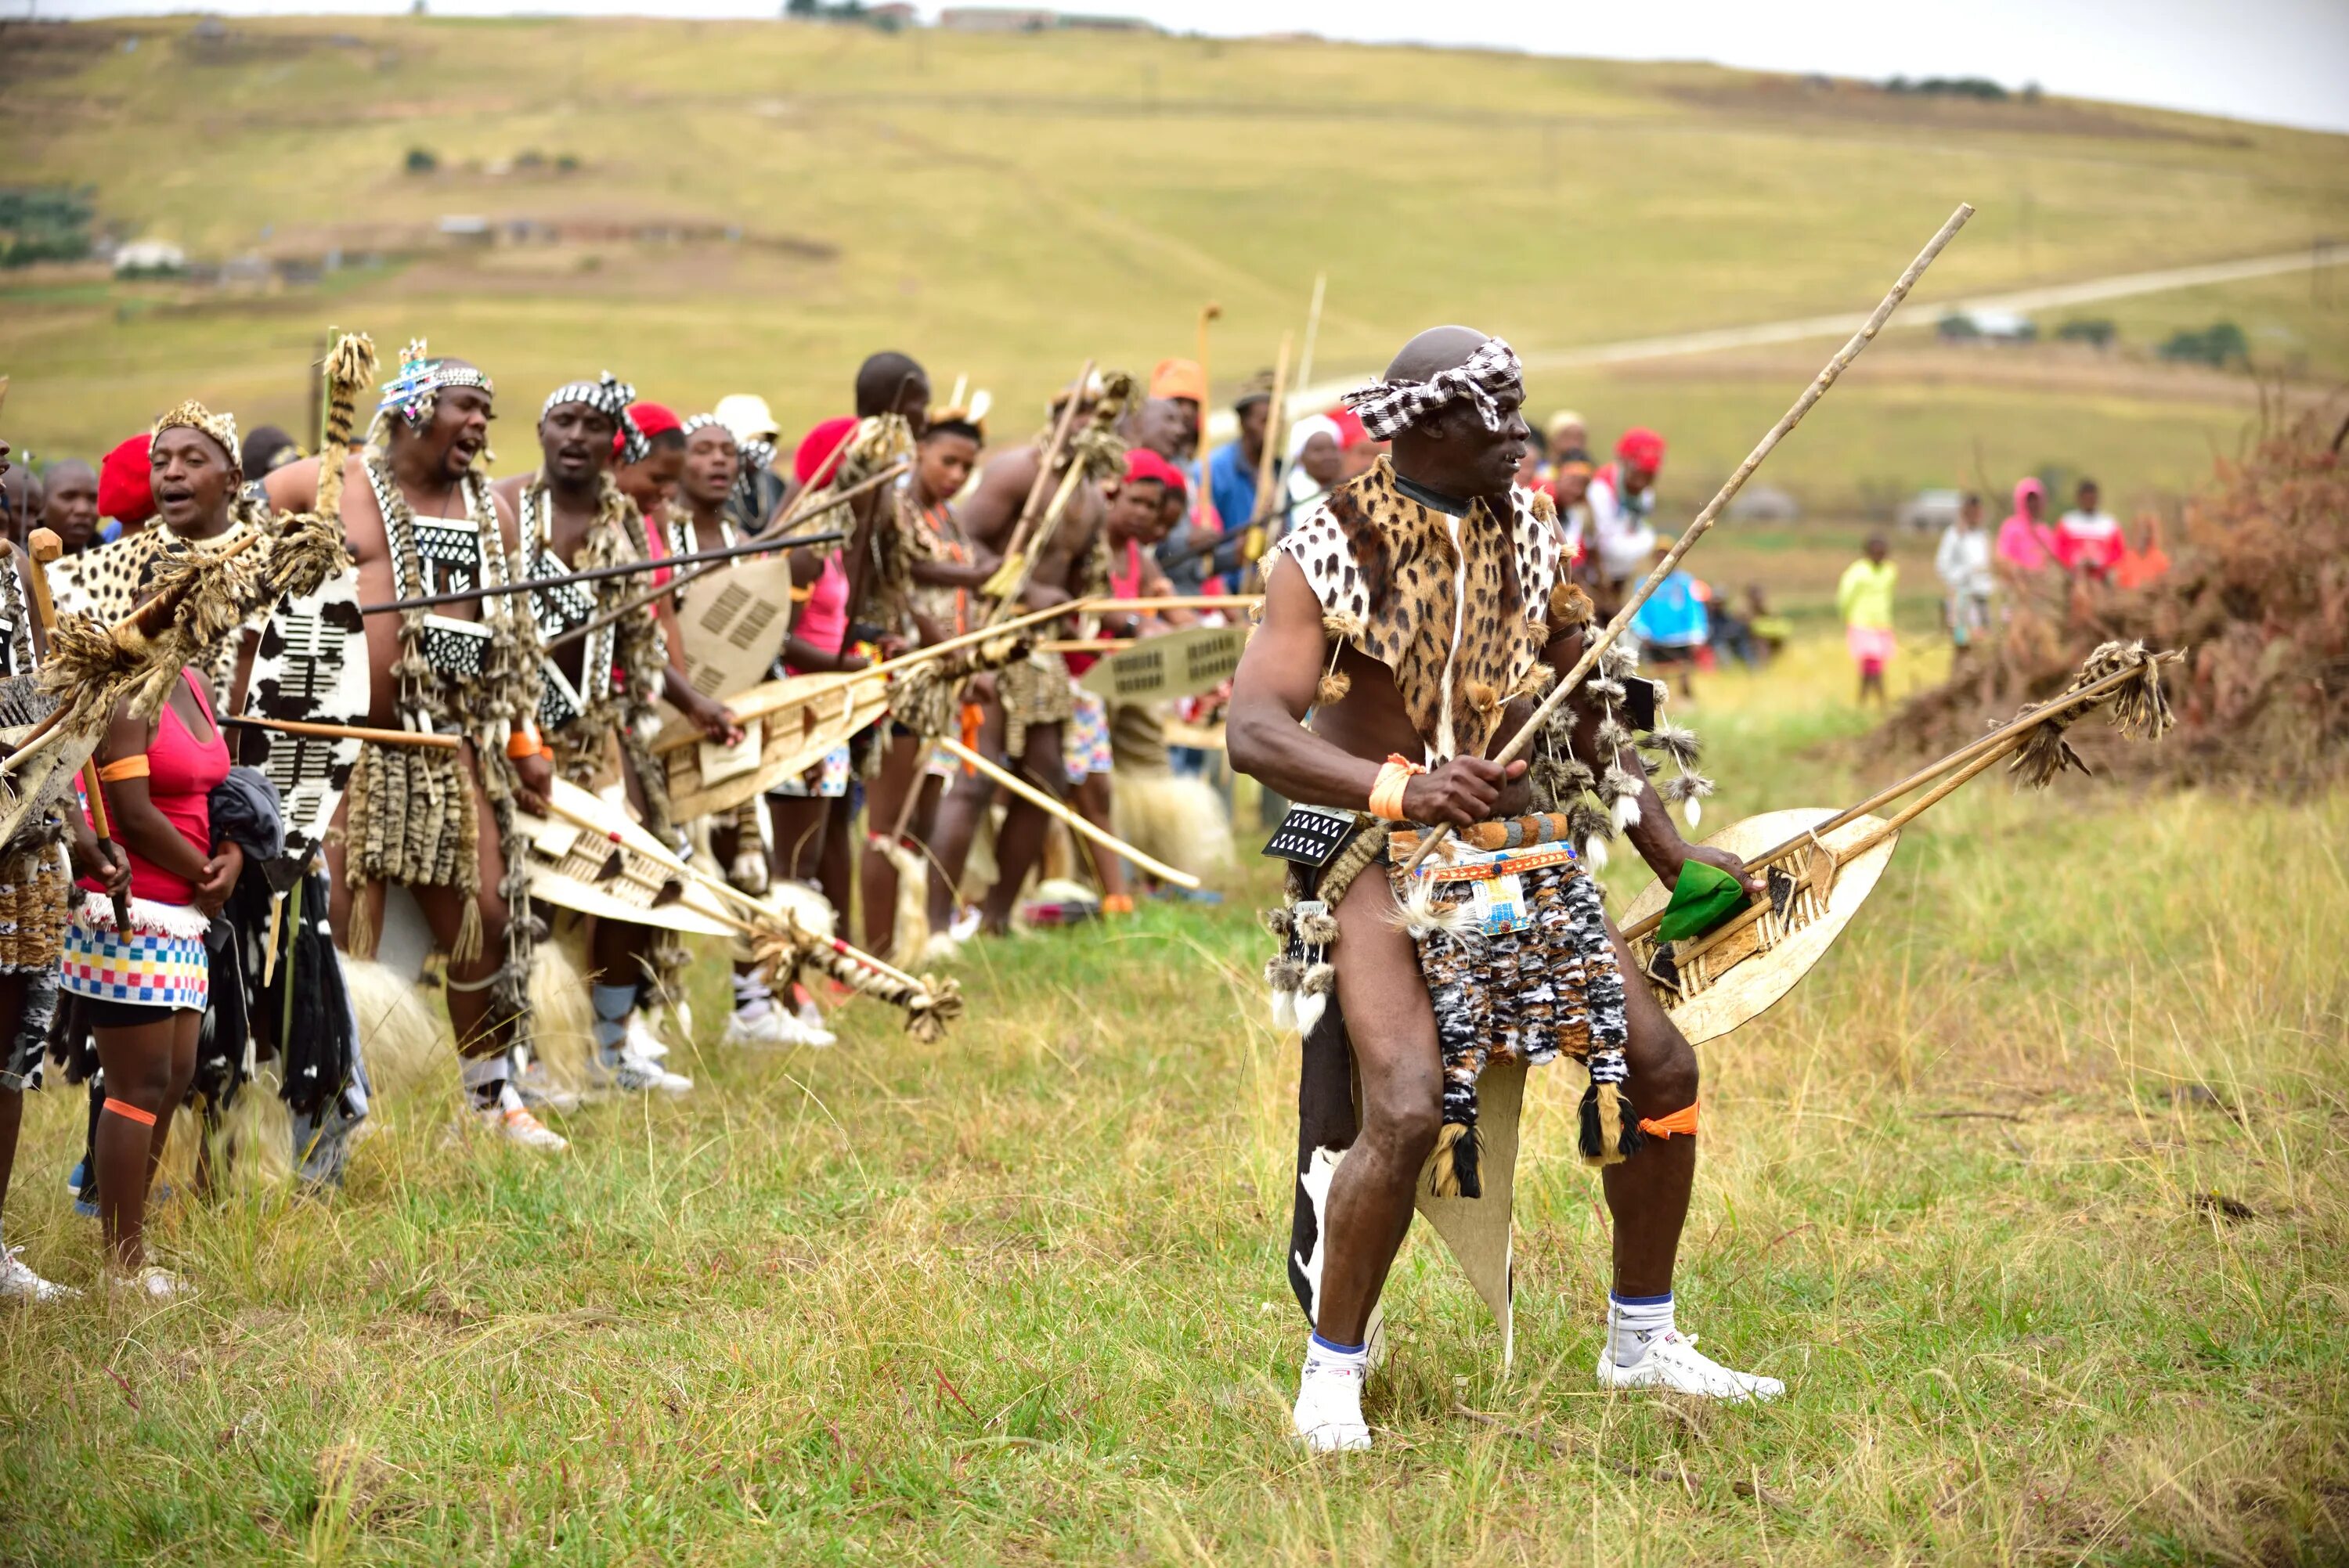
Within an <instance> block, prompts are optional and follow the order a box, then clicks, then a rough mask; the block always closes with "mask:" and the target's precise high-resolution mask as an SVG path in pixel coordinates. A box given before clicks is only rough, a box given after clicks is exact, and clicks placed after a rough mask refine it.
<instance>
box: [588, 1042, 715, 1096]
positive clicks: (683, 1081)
mask: <svg viewBox="0 0 2349 1568" xmlns="http://www.w3.org/2000/svg"><path fill="white" fill-rule="evenodd" d="M595 1070H596V1072H597V1073H598V1074H599V1075H600V1076H601V1077H602V1078H603V1079H604V1081H605V1082H606V1083H608V1084H610V1085H611V1086H612V1087H613V1088H617V1089H626V1090H627V1091H629V1092H630V1093H636V1094H640V1093H647V1092H649V1091H652V1090H655V1089H657V1090H659V1091H660V1092H661V1093H662V1094H690V1093H691V1092H692V1091H693V1080H692V1079H691V1078H688V1077H686V1076H685V1075H684V1074H683V1073H673V1072H671V1071H669V1070H668V1069H667V1068H665V1067H663V1066H661V1065H660V1063H658V1062H648V1061H647V1060H646V1059H645V1058H644V1057H640V1056H637V1055H636V1054H635V1053H634V1052H632V1051H630V1050H629V1049H628V1048H627V1047H626V1045H625V1044H623V1045H622V1046H621V1047H620V1050H619V1053H618V1054H617V1055H616V1056H614V1057H611V1058H610V1059H609V1060H604V1061H598V1062H597V1063H596V1064H595Z"/></svg>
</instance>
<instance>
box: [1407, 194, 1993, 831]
mask: <svg viewBox="0 0 2349 1568" xmlns="http://www.w3.org/2000/svg"><path fill="white" fill-rule="evenodd" d="M1973 215H1974V210H1973V208H1972V207H1971V205H1969V204H1968V203H1966V202H1963V201H1961V202H1959V203H1958V210H1957V211H1954V212H1952V213H1951V214H1950V219H1949V222H1946V223H1943V224H1942V225H1941V227H1940V232H1938V233H1936V234H1935V235H1934V236H1933V237H1932V239H1931V240H1930V242H1927V244H1926V246H1925V248H1924V249H1923V250H1921V251H1920V252H1918V253H1917V259H1916V260H1915V261H1913V262H1910V263H1909V270H1908V271H1906V272H1904V273H1901V274H1900V278H1899V282H1897V283H1895V284H1893V285H1892V292H1891V293H1890V294H1886V295H1885V296H1884V298H1883V300H1882V302H1881V303H1879V304H1878V305H1877V307H1876V310H1875V312H1874V313H1873V314H1872V315H1869V316H1868V320H1867V321H1866V322H1865V323H1864V324H1862V325H1861V326H1860V329H1859V330H1858V331H1857V332H1856V333H1854V334H1852V336H1851V341H1850V342H1848V343H1847V344H1845V345H1844V346H1842V347H1841V348H1839V349H1837V351H1836V355H1835V357H1834V358H1832V359H1830V360H1828V361H1827V362H1826V367H1825V368H1824V369H1822V370H1821V371H1820V372H1819V373H1818V375H1817V377H1816V378H1814V379H1813V381H1812V382H1811V384H1810V385H1809V386H1808V387H1804V388H1803V395H1802V396H1801V397H1797V398H1795V404H1794V407H1791V408H1788V409H1787V410H1786V411H1785V413H1784V414H1782V415H1780V416H1779V418H1778V422H1777V423H1776V424H1775V425H1773V426H1771V427H1770V431H1769V433H1768V434H1767V435H1765V436H1764V437H1763V438H1762V440H1761V443H1760V444H1759V445H1757V446H1756V447H1755V448H1754V449H1753V450H1752V451H1751V452H1748V453H1747V454H1746V455H1745V460H1744V462H1742V463H1740V464H1738V465H1737V471H1736V472H1735V473H1733V474H1731V475H1730V476H1729V480H1728V482H1727V483H1726V484H1723V486H1722V487H1721V490H1720V491H1719V493H1717V494H1715V495H1714V496H1713V499H1712V500H1709V501H1707V502H1706V503H1705V507H1704V510H1703V511H1701V512H1699V513H1697V514H1696V521H1694V522H1692V523H1690V524H1689V526H1688V531H1686V532H1684V533H1682V535H1681V537H1680V540H1679V542H1676V543H1675V544H1673V546H1672V547H1671V549H1670V550H1668V551H1666V552H1664V558H1663V559H1662V560H1661V561H1659V562H1656V565H1655V569H1654V570H1653V571H1651V572H1650V573H1648V579H1647V581H1646V582H1644V583H1640V587H1639V590H1638V592H1636V593H1633V594H1632V595H1631V597H1630V598H1629V599H1628V600H1626V601H1624V603H1623V606H1622V608H1620V609H1619V610H1617V611H1616V612H1615V618H1614V619H1613V620H1611V621H1609V622H1608V623H1607V629H1606V630H1605V631H1603V632H1601V633H1600V634H1599V637H1598V639H1597V640H1596V641H1595V642H1591V643H1589V644H1588V645H1587V646H1585V647H1584V648H1583V650H1582V656H1581V657H1580V658H1578V659H1577V660H1575V661H1574V667H1573V668H1572V669H1570V670H1568V672H1567V674H1566V678H1565V679H1563V680H1561V681H1559V682H1558V683H1557V686H1553V687H1551V688H1550V694H1549V695H1548V696H1546V697H1544V698H1543V699H1542V701H1541V705H1540V706H1539V707H1537V708H1535V709H1534V711H1533V714H1532V716H1531V717H1528V718H1527V719H1526V722H1525V724H1524V726H1523V727H1521V728H1519V729H1518V731H1517V732H1516V734H1515V735H1513V736H1511V737H1510V738H1509V743H1508V744H1507V745H1506V746H1505V747H1503V748H1501V752H1500V755H1499V756H1497V757H1495V758H1494V760H1495V762H1498V763H1500V764H1501V765H1502V766H1503V767H1506V766H1507V765H1508V764H1509V763H1512V762H1514V761H1516V759H1517V758H1519V757H1520V756H1522V755H1524V753H1525V749H1526V747H1528V746H1530V745H1532V744H1533V740H1534V737H1536V736H1537V735H1539V734H1540V733H1541V730H1542V727H1543V726H1544V725H1545V724H1547V723H1548V722H1549V716H1550V715H1551V714H1553V713H1555V712H1557V707H1558V705H1559V704H1560V703H1562V702H1564V701H1565V700H1566V699H1567V697H1568V696H1570V695H1572V694H1573V693H1574V691H1575V690H1576V689H1577V688H1578V687H1579V686H1581V684H1582V678H1583V677H1584V676H1587V675H1588V674H1589V673H1590V672H1591V670H1592V668H1593V667H1594V666H1596V665H1598V663H1599V655H1602V654H1604V653H1606V651H1607V650H1608V649H1609V648H1611V647H1613V646H1614V645H1615V639H1616V638H1618V637H1619V636H1621V635H1622V634H1623V632H1624V630H1625V629H1626V628H1627V627H1629V626H1630V624H1631V617H1632V616H1633V615H1635V614H1638V613H1639V609H1640V605H1642V604H1644V603H1647V602H1648V596H1649V595H1650V594H1651V593H1654V592H1655V591H1656V590H1657V588H1658V587H1660V586H1661V585H1662V583H1663V581H1664V579H1665V578H1667V577H1669V576H1671V574H1672V573H1673V572H1674V571H1675V570H1676V569H1677V568H1678V567H1679V565H1680V563H1681V557H1682V556H1683V555H1686V554H1687V553H1688V552H1689V547H1690V546H1691V545H1692V544H1694V543H1695V542H1697V541H1698V540H1700V539H1702V538H1703V537H1704V535H1705V534H1706V532H1707V531H1710V530H1711V529H1712V527H1713V521H1714V519H1716V518H1718V517H1719V516H1720V515H1721V511H1722V509H1723V507H1725V506H1727V505H1728V504H1729V503H1730V500H1732V499H1733V497H1735V495H1736V494H1737V492H1738V491H1739V490H1743V489H1744V486H1745V481H1746V480H1747V479H1748V478H1750V477H1751V476H1752V475H1753V472H1754V469H1758V468H1760V467H1761V466H1762V459H1764V458H1766V457H1768V456H1769V455H1770V453H1771V452H1772V451H1773V450H1774V449H1775V448H1776V447H1777V445H1778V443H1779V442H1780V441H1781V440H1783V439H1785V436H1786V433H1787V432H1788V431H1790V430H1792V429H1793V428H1795V426H1796V425H1799V424H1801V423H1802V420H1803V416H1804V415H1806V414H1807V413H1809V412H1810V411H1811V407H1812V405H1813V404H1815V403H1816V402H1817V401H1818V400H1819V399H1820V398H1822V397H1826V393H1827V388H1828V387H1833V386H1834V385H1835V384H1836V379H1837V377H1840V376H1841V375H1842V374H1843V373H1844V370H1845V368H1846V367H1847V366H1849V365H1850V364H1851V362H1852V361H1853V360H1855V359H1857V358H1858V357H1859V354H1860V350H1862V349H1864V348H1866V347H1867V346H1868V345H1869V344H1870V343H1872V342H1874V341H1875V340H1876V335H1877V334H1878V332H1879V331H1881V330H1883V327H1884V324H1885V322H1886V321H1888V320H1889V319H1890V318H1891V315H1892V313H1893V312H1894V311H1895V310H1898V309H1899V306H1900V302H1901V301H1902V300H1904V299H1907V298H1908V297H1909V290H1910V289H1912V288H1914V287H1915V286H1916V284H1917V280H1918V279H1919V278H1920V277H1922V276H1923V275H1924V273H1925V269H1926V268H1927V267H1930V266H1931V265H1932V264H1933V259H1934V258H1935V257H1936V256H1939V255H1940V253H1941V248H1942V247H1943V246H1944V245H1947V244H1948V243H1949V242H1950V241H1951V239H1952V238H1954V237H1955V236H1956V234H1957V232H1958V231H1959V230H1960V229H1962V228H1964V227H1965V224H1966V220H1967V219H1969V218H1971V217H1972V216H1973ZM1451 833H1452V830H1451V828H1450V826H1449V825H1447V824H1444V823H1438V824H1436V826H1435V827H1433V829H1431V830H1429V831H1428V832H1427V833H1425V834H1424V835H1423V836H1422V837H1421V839H1420V841H1419V850H1418V852H1416V853H1415V854H1413V856H1412V857H1411V860H1410V861H1409V862H1408V863H1407V864H1405V865H1404V867H1403V874H1404V875H1406V876H1408V875H1410V874H1411V873H1412V872H1415V871H1417V870H1418V869H1419V867H1420V863H1421V862H1422V861H1424V860H1426V859H1427V857H1428V856H1430V855H1432V854H1433V853H1434V852H1435V848H1436V846H1437V845H1438V844H1441V843H1442V842H1444V840H1445V839H1447V838H1449V837H1450V836H1451Z"/></svg>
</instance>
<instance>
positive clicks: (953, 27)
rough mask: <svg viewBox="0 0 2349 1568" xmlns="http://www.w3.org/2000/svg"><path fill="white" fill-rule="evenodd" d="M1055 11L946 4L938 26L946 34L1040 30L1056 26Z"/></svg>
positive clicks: (1002, 6)
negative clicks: (944, 30)
mask: <svg viewBox="0 0 2349 1568" xmlns="http://www.w3.org/2000/svg"><path fill="white" fill-rule="evenodd" d="M1060 22H1061V15H1060V13H1059V12H1057V11H1039V10H1035V9H1032V8H1030V7H1027V6H1018V5H949V6H947V8H946V9H945V10H943V11H941V12H939V13H938V26H941V27H944V28H945V29H946V30H947V31H948V32H950V33H1041V32H1045V31H1047V30H1049V29H1050V28H1052V27H1056V26H1060Z"/></svg>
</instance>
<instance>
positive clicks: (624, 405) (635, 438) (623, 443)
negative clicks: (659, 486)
mask: <svg viewBox="0 0 2349 1568" xmlns="http://www.w3.org/2000/svg"><path fill="white" fill-rule="evenodd" d="M635 401H636V388H635V387H631V386H629V385H628V384H627V383H626V382H625V381H622V380H620V379H619V378H618V377H616V376H614V375H613V374H612V373H611V372H610V371H608V370H606V371H605V372H604V374H602V375H601V376H599V377H596V378H595V380H593V381H570V382H565V383H564V385H563V386H560V387H556V388H555V389H554V391H552V392H550V393H548V394H547V395H546V402H545V404H544V405H543V406H542V407H540V409H539V410H538V422H539V423H540V424H542V425H543V424H545V423H546V417H547V416H548V415H549V414H552V413H554V411H555V409H557V408H559V407H562V406H563V405H564V404H565V403H584V404H585V405H586V406H587V407H590V408H593V409H595V412H597V413H598V414H602V415H605V417H607V418H610V419H611V421H612V422H613V423H614V424H615V425H616V426H618V427H619V430H620V466H621V467H623V468H626V466H627V465H628V464H630V463H640V462H642V461H644V459H645V455H646V454H647V453H648V452H650V451H651V450H652V449H653V444H652V443H651V442H650V441H648V440H647V439H646V438H645V433H644V432H643V431H642V430H639V429H637V428H636V421H635V420H634V419H632V418H629V417H628V405H629V404H631V403H633V402H635Z"/></svg>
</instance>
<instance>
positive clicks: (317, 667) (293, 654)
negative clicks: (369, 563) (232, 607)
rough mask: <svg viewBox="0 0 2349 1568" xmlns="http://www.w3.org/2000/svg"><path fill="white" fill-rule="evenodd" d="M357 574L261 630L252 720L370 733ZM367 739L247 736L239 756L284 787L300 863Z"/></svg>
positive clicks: (247, 709) (292, 853)
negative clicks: (363, 728)
mask: <svg viewBox="0 0 2349 1568" xmlns="http://www.w3.org/2000/svg"><path fill="white" fill-rule="evenodd" d="M372 675H373V666H372V665H371V663H370V661H369V659H368V656H367V627H366V623H365V622H364V621H363V620H362V619H361V617H360V615H359V604H358V573H357V570H356V569H354V570H352V571H348V572H344V573H338V574H336V576H333V577H330V578H328V579H327V580H326V583H325V584H324V585H323V586H321V587H320V588H319V590H318V591H317V592H316V593H312V594H309V595H307V596H305V597H303V598H298V599H295V598H289V599H286V600H285V601H284V602H283V603H280V604H279V605H278V606H277V609H276V611H275V612H274V614H271V616H270V617H269V619H268V621H267V622H266V623H264V624H263V626H262V629H261V640H260V642H259V644H258V645H257V646H256V647H255V648H254V656H253V673H252V676H251V677H250V678H249V679H248V680H247V681H246V683H245V698H244V710H243V713H244V717H248V718H274V719H287V720H292V721H295V722H297V723H310V724H342V725H360V726H364V725H365V724H366V723H367V718H368V706H369V701H370V699H371V697H372V696H373V681H372V678H371V677H372ZM359 744H360V743H359V742H358V741H357V740H352V739H349V738H343V737H332V738H330V737H326V736H320V735H288V734H286V733H285V731H283V730H274V729H245V730H243V731H241V732H240V735H239V740H238V745H239V748H240V755H241V756H242V758H243V760H244V762H245V763H246V764H248V765H249V766H251V767H254V768H258V769H261V771H262V772H263V773H264V774H266V775H267V776H268V779H269V781H270V782H271V783H272V784H274V785H276V786H277V795H278V799H279V802H280V810H282V812H283V814H284V817H285V853H286V856H287V858H288V859H291V860H294V861H306V860H308V859H309V857H310V852H311V851H312V850H314V849H315V848H316V847H317V845H318V843H319V841H321V840H322V839H323V838H324V837H325V836H326V825H327V824H328V823H329V822H331V821H333V820H334V818H335V812H336V810H337V809H338V808H340V806H341V805H342V801H343V791H344V790H345V789H348V788H349V787H350V781H351V769H352V767H353V766H354V765H355V764H356V763H357V761H358V755H359Z"/></svg>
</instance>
